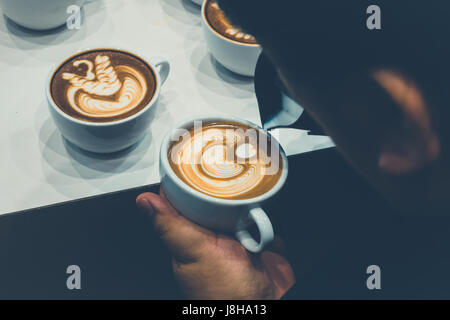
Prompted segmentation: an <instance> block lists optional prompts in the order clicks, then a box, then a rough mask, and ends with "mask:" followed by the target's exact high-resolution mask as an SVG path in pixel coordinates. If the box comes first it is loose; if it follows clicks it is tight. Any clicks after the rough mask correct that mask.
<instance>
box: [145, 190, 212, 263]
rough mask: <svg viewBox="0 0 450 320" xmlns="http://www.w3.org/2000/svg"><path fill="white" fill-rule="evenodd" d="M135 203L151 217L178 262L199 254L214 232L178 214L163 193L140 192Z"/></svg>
mask: <svg viewBox="0 0 450 320" xmlns="http://www.w3.org/2000/svg"><path fill="white" fill-rule="evenodd" d="M136 203H137V205H138V206H139V208H141V209H142V210H144V211H146V212H147V213H148V214H149V216H150V217H151V219H152V222H153V225H154V227H155V230H156V232H157V233H158V235H159V237H160V238H161V239H162V241H163V242H164V243H165V245H166V246H167V247H168V248H169V250H170V251H171V253H172V254H173V256H174V258H175V259H176V260H177V261H178V262H180V263H192V262H195V261H197V260H198V259H199V258H200V257H201V255H202V249H203V247H204V245H205V244H206V243H208V241H211V239H214V234H213V233H212V232H211V231H208V230H206V229H204V228H202V227H200V226H198V225H197V224H195V223H193V222H191V221H189V220H188V219H186V218H184V217H183V216H181V215H180V214H179V213H178V212H177V211H176V210H175V209H174V208H173V207H172V205H171V204H170V203H169V201H168V200H167V199H166V198H165V197H164V196H159V195H157V194H154V193H148V192H147V193H143V194H141V195H139V196H138V198H137V199H136Z"/></svg>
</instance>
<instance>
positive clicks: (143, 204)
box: [136, 197, 154, 216]
mask: <svg viewBox="0 0 450 320" xmlns="http://www.w3.org/2000/svg"><path fill="white" fill-rule="evenodd" d="M136 204H137V206H138V208H139V209H141V210H142V211H144V212H145V213H147V214H149V215H150V216H152V215H153V211H154V210H153V206H152V204H151V203H150V201H148V200H147V199H146V198H144V197H141V198H138V199H137V201H136Z"/></svg>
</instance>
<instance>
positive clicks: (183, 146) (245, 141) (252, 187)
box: [167, 121, 283, 200]
mask: <svg viewBox="0 0 450 320" xmlns="http://www.w3.org/2000/svg"><path fill="white" fill-rule="evenodd" d="M274 146H276V148H274ZM167 156H168V159H169V163H170V166H171V168H172V170H173V171H174V173H175V174H176V175H177V176H178V177H179V178H180V179H181V180H182V181H183V182H184V183H185V184H187V185H189V186H190V187H192V188H194V189H195V190H197V191H200V192H202V193H204V194H206V195H209V196H212V197H216V198H222V199H233V200H237V199H251V198H254V197H257V196H260V195H262V194H264V193H266V192H267V191H269V190H270V189H272V188H273V187H274V186H275V185H276V183H277V182H278V180H279V179H280V176H281V172H282V169H283V168H282V165H283V163H282V158H281V155H280V150H279V149H278V144H276V143H272V141H271V139H270V137H269V136H268V135H267V134H266V133H265V132H263V131H262V130H257V129H255V128H252V127H249V126H247V125H244V124H241V123H237V122H231V121H230V122H228V121H227V122H225V121H220V122H209V123H206V124H205V123H203V124H202V125H201V127H196V126H195V125H194V127H193V128H191V129H189V130H187V131H186V132H184V133H183V134H180V135H179V137H178V140H177V141H174V142H173V143H172V145H171V146H170V148H169V152H168V155H167Z"/></svg>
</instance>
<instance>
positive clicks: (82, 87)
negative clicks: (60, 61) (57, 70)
mask: <svg viewBox="0 0 450 320" xmlns="http://www.w3.org/2000/svg"><path fill="white" fill-rule="evenodd" d="M83 64H84V65H86V66H87V71H86V74H85V75H78V74H74V73H69V72H65V73H63V74H62V78H63V79H65V80H68V81H69V82H70V86H69V87H68V89H67V91H66V99H67V102H68V103H69V104H70V106H71V107H72V108H73V109H74V110H76V111H77V112H78V113H80V114H82V115H85V116H88V117H94V118H102V117H112V116H118V115H122V114H125V113H127V112H129V111H130V110H132V109H134V108H136V107H137V106H138V105H139V104H140V103H141V102H142V100H143V99H144V97H145V95H146V93H147V84H146V81H145V78H144V76H143V75H142V74H141V73H140V72H139V71H138V70H135V69H134V68H132V67H131V66H127V65H117V66H112V65H111V61H110V59H109V57H108V56H107V55H102V54H99V55H97V56H96V57H95V61H94V63H93V62H92V61H90V60H84V59H81V60H75V61H74V62H73V66H74V67H79V66H81V65H83ZM94 64H95V65H94Z"/></svg>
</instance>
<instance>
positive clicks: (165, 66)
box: [150, 57, 170, 84]
mask: <svg viewBox="0 0 450 320" xmlns="http://www.w3.org/2000/svg"><path fill="white" fill-rule="evenodd" d="M150 61H151V63H152V64H153V66H154V67H155V68H156V69H157V70H158V72H159V77H160V78H161V84H164V82H166V79H167V77H168V76H169V72H170V63H169V61H167V60H166V59H164V58H162V57H154V58H152V59H151V60H150Z"/></svg>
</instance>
